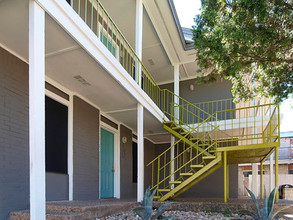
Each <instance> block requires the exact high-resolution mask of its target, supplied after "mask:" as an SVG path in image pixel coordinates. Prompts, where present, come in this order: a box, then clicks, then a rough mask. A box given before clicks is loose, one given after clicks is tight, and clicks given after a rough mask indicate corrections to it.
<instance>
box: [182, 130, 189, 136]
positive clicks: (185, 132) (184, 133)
mask: <svg viewBox="0 0 293 220" xmlns="http://www.w3.org/2000/svg"><path fill="white" fill-rule="evenodd" d="M180 134H181V135H182V136H184V135H186V134H190V132H188V131H183V132H181V133H180Z"/></svg>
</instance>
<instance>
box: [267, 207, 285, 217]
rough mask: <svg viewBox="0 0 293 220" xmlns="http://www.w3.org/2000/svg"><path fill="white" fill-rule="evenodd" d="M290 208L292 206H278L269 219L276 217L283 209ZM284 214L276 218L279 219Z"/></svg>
mask: <svg viewBox="0 0 293 220" xmlns="http://www.w3.org/2000/svg"><path fill="white" fill-rule="evenodd" d="M288 208H290V206H288V205H286V206H281V207H278V208H275V209H274V210H273V211H272V212H271V213H270V215H269V219H274V218H275V217H276V215H278V214H279V213H280V212H282V211H283V210H285V209H288ZM281 217H282V216H279V217H278V218H276V219H279V218H281Z"/></svg>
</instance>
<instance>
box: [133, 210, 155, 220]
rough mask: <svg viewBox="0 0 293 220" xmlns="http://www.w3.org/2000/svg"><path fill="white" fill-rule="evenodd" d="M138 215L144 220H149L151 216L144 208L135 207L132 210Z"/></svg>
mask: <svg viewBox="0 0 293 220" xmlns="http://www.w3.org/2000/svg"><path fill="white" fill-rule="evenodd" d="M132 210H133V211H134V212H135V213H136V214H137V215H139V216H140V217H141V218H142V219H143V220H148V219H149V218H150V217H151V216H149V215H148V213H147V211H146V209H145V208H144V207H135V208H133V209H132Z"/></svg>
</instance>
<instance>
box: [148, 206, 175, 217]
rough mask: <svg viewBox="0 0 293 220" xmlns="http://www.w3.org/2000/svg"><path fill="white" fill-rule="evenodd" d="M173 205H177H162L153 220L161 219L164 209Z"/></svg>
mask: <svg viewBox="0 0 293 220" xmlns="http://www.w3.org/2000/svg"><path fill="white" fill-rule="evenodd" d="M173 203H175V202H168V203H165V204H163V205H161V206H160V207H159V208H158V211H157V213H156V214H155V215H154V216H153V217H152V218H151V219H152V220H153V219H157V218H159V216H161V215H162V214H163V212H164V209H165V208H166V207H167V206H168V205H171V204H173Z"/></svg>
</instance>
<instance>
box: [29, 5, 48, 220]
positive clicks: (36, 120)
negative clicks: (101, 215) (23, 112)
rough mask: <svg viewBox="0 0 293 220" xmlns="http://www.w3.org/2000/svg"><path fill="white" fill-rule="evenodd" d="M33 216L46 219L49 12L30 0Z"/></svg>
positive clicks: (31, 200)
mask: <svg viewBox="0 0 293 220" xmlns="http://www.w3.org/2000/svg"><path fill="white" fill-rule="evenodd" d="M29 156H30V219H32V220H45V218H46V209H45V208H46V188H45V12H44V10H43V9H42V8H41V7H40V6H39V5H38V4H37V3H36V2H35V1H34V0H30V2H29Z"/></svg>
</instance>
